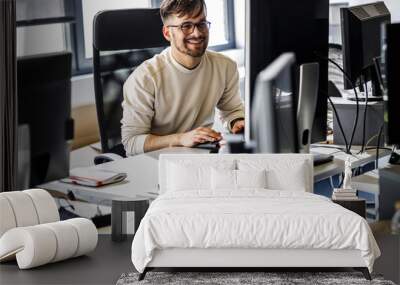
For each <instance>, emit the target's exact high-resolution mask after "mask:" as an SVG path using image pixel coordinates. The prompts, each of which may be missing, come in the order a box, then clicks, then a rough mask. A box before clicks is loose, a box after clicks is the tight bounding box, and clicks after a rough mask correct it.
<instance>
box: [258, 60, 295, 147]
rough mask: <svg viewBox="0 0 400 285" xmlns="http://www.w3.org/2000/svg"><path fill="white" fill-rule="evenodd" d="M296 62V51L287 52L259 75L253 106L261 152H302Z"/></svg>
mask: <svg viewBox="0 0 400 285" xmlns="http://www.w3.org/2000/svg"><path fill="white" fill-rule="evenodd" d="M294 64H295V55H294V54H293V53H284V54H282V55H281V56H279V57H278V58H277V59H276V60H275V61H273V62H272V63H271V64H270V65H269V66H268V67H267V68H265V69H264V70H263V71H261V72H260V73H259V74H258V76H257V79H256V85H255V93H254V100H253V103H252V110H251V121H252V124H251V135H252V137H253V138H254V141H255V152H257V153H297V152H299V145H298V132H297V124H296V103H295V87H294V82H293V73H294Z"/></svg>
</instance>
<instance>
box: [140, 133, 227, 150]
mask: <svg viewBox="0 0 400 285" xmlns="http://www.w3.org/2000/svg"><path fill="white" fill-rule="evenodd" d="M221 139H222V136H221V134H220V133H218V132H216V131H214V130H212V129H211V128H203V127H199V128H196V129H194V130H192V131H190V132H186V133H181V134H172V135H166V136H157V135H153V134H149V135H147V137H146V140H145V142H144V152H149V151H154V150H158V149H162V148H166V147H173V146H186V147H193V146H195V145H196V144H199V143H203V142H207V141H219V140H221Z"/></svg>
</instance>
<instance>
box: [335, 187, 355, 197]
mask: <svg viewBox="0 0 400 285" xmlns="http://www.w3.org/2000/svg"><path fill="white" fill-rule="evenodd" d="M332 200H358V197H357V190H355V189H337V188H335V190H334V191H333V194H332Z"/></svg>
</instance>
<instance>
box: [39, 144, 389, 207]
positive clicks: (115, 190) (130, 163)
mask: <svg viewBox="0 0 400 285" xmlns="http://www.w3.org/2000/svg"><path fill="white" fill-rule="evenodd" d="M316 150H317V149H315V148H313V151H316ZM320 152H322V153H324V152H325V153H326V148H320ZM162 153H173V154H177V153H208V151H207V150H202V149H195V148H184V147H175V148H167V149H163V150H159V151H154V152H150V153H146V154H141V155H136V156H133V157H128V158H125V159H121V160H117V161H112V162H108V163H104V164H101V165H97V166H91V167H97V168H102V169H108V170H112V171H118V172H125V173H127V179H126V180H124V181H122V182H120V183H116V184H112V185H108V186H103V187H99V188H93V187H85V186H78V185H71V184H66V183H63V182H59V181H53V182H49V183H45V184H42V185H39V186H38V187H39V188H43V189H46V190H49V191H50V192H51V191H56V192H60V193H63V194H68V193H70V196H71V193H72V194H73V196H74V197H75V198H77V199H79V200H83V201H86V202H89V203H93V204H102V205H108V206H111V204H112V200H113V199H127V198H128V199H135V198H143V197H156V195H154V194H153V193H157V192H158V157H159V155H160V154H162ZM389 153H390V151H387V150H381V152H380V156H385V155H389ZM333 155H334V156H335V159H334V161H333V162H330V163H326V164H322V165H319V166H317V167H315V168H314V182H318V181H321V180H324V179H327V178H329V177H332V176H334V175H337V174H340V173H342V172H343V171H344V162H345V160H346V158H347V154H345V153H343V152H337V153H334V154H333ZM374 159H375V151H374V150H371V151H370V152H369V154H368V155H366V156H363V157H360V158H358V159H356V158H355V157H352V164H353V167H354V168H356V167H358V166H361V165H363V164H366V163H369V162H371V161H374Z"/></svg>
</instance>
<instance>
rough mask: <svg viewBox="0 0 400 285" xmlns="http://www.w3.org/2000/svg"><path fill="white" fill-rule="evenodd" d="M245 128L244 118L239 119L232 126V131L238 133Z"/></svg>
mask: <svg viewBox="0 0 400 285" xmlns="http://www.w3.org/2000/svg"><path fill="white" fill-rule="evenodd" d="M243 130H244V120H237V121H236V122H235V123H234V125H233V126H232V133H233V134H238V133H241V132H243Z"/></svg>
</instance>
